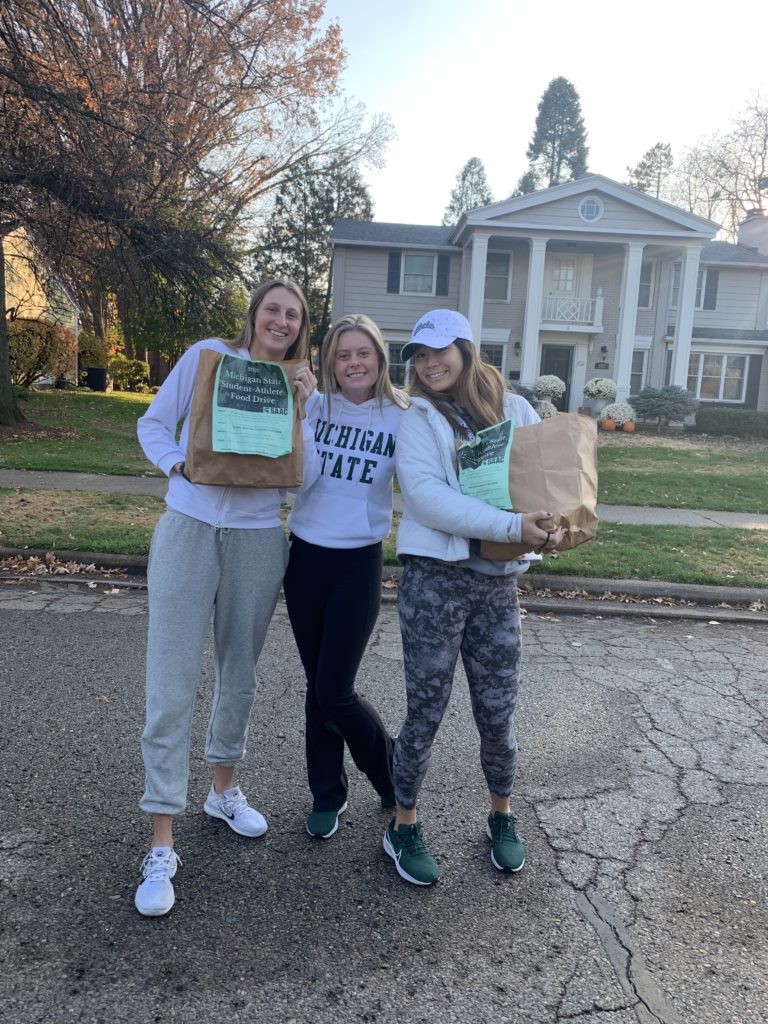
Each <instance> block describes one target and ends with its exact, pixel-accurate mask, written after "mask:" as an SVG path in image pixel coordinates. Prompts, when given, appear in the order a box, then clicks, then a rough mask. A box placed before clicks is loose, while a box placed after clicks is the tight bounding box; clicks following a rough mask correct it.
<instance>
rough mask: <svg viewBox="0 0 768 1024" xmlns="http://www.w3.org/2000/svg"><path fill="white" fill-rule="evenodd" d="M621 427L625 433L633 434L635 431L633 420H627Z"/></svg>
mask: <svg viewBox="0 0 768 1024" xmlns="http://www.w3.org/2000/svg"><path fill="white" fill-rule="evenodd" d="M622 429H623V430H624V433H625V434H634V432H635V422H634V420H627V422H626V423H625V424H624V426H623V428H622Z"/></svg>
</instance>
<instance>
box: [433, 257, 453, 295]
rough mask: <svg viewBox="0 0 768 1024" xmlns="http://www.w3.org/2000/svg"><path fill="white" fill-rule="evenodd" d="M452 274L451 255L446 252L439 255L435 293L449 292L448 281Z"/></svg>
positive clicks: (445, 293)
mask: <svg viewBox="0 0 768 1024" xmlns="http://www.w3.org/2000/svg"><path fill="white" fill-rule="evenodd" d="M450 276H451V257H450V256H449V255H448V254H447V253H446V254H445V255H443V256H438V257H437V283H436V285H435V295H447V294H448V282H449V280H450Z"/></svg>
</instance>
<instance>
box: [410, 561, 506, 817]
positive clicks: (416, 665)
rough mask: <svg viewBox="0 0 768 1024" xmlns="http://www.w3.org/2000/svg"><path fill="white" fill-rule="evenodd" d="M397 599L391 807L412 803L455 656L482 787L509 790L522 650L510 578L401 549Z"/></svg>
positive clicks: (446, 696)
mask: <svg viewBox="0 0 768 1024" xmlns="http://www.w3.org/2000/svg"><path fill="white" fill-rule="evenodd" d="M397 603H398V610H399V613H400V630H401V632H402V636H403V659H404V663H405V688H406V695H407V698H408V715H407V718H406V720H405V724H404V725H403V727H402V729H401V730H400V735H399V736H398V739H397V743H396V745H395V757H394V775H395V796H396V798H397V803H398V806H400V807H402V808H404V809H406V810H410V809H412V808H414V807H415V806H416V800H417V797H418V794H419V790H420V789H421V784H422V783H423V781H424V776H425V775H426V773H427V769H428V768H429V762H430V758H431V755H432V744H433V742H434V739H435V736H436V734H437V730H438V728H439V727H440V723H441V722H442V720H443V715H444V714H445V710H446V708H447V707H448V700H449V698H450V696H451V688H452V685H453V675H454V672H455V669H456V660H457V658H458V656H459V654H461V659H462V662H463V663H464V669H465V671H466V673H467V680H468V682H469V693H470V698H471V700H472V713H473V715H474V719H475V724H476V725H477V729H478V732H479V733H480V763H481V766H482V769H483V773H484V775H485V779H486V782H487V783H488V789H489V790H490V792H491V793H493V795H494V796H500V797H507V796H510V795H511V794H512V785H513V783H514V779H515V769H516V767H517V740H516V738H515V730H514V711H515V704H516V702H517V687H518V683H519V680H520V655H521V637H520V610H519V606H518V600H517V577H516V576H485V575H483V574H482V573H479V572H475V571H474V570H472V569H465V568H460V567H459V566H456V565H452V564H451V563H450V562H441V561H439V560H438V559H433V558H419V557H416V556H413V555H408V556H405V557H404V558H403V574H402V577H401V579H400V584H399V587H398V596H397Z"/></svg>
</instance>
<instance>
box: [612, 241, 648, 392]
mask: <svg viewBox="0 0 768 1024" xmlns="http://www.w3.org/2000/svg"><path fill="white" fill-rule="evenodd" d="M642 262H643V243H642V242H630V243H629V245H628V246H627V247H626V256H625V259H624V275H623V278H622V281H621V311H620V314H619V329H618V332H617V335H616V368H615V371H614V372H615V378H616V401H617V402H626V400H627V399H628V398H629V389H630V380H631V377H632V352H633V350H634V347H635V334H636V332H637V298H638V294H639V292H640V264H641V263H642Z"/></svg>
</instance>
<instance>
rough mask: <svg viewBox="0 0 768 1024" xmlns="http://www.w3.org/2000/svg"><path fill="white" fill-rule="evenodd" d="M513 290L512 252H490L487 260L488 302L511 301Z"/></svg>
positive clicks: (486, 293)
mask: <svg viewBox="0 0 768 1024" xmlns="http://www.w3.org/2000/svg"><path fill="white" fill-rule="evenodd" d="M511 291H512V253H509V252H489V253H488V256H487V258H486V261H485V300H486V302H509V298H510V294H511Z"/></svg>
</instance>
